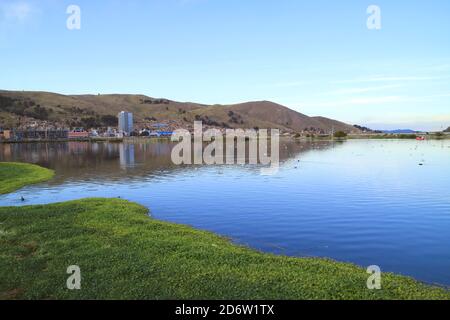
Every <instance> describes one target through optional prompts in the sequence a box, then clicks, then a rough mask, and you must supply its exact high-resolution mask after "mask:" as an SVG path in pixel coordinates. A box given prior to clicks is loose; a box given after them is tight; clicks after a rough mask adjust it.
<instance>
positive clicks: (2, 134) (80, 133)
mask: <svg viewBox="0 0 450 320" xmlns="http://www.w3.org/2000/svg"><path fill="white" fill-rule="evenodd" d="M118 119H119V121H118V126H117V128H113V127H108V128H106V129H105V128H102V129H85V128H73V129H67V128H56V127H53V126H29V127H25V128H23V127H22V128H17V129H5V130H3V129H2V128H1V127H0V141H39V140H41V141H49V140H50V141H52V140H88V139H91V138H123V137H129V136H144V137H160V136H170V135H171V134H172V131H170V130H169V127H168V125H166V124H154V125H152V127H151V128H148V127H147V128H145V129H142V130H135V128H134V121H133V114H132V113H130V112H125V111H122V112H120V113H119V114H118Z"/></svg>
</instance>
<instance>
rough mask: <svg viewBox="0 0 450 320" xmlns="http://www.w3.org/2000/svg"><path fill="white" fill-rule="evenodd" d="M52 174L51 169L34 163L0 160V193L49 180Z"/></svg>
mask: <svg viewBox="0 0 450 320" xmlns="http://www.w3.org/2000/svg"><path fill="white" fill-rule="evenodd" d="M53 175H54V172H53V171H52V170H49V169H46V168H42V167H40V166H37V165H34V164H28V163H12V162H0V181H1V183H0V194H5V193H9V192H13V191H15V190H17V189H20V188H22V187H24V186H27V185H29V184H34V183H39V182H43V181H47V180H50V179H51V178H52V177H53Z"/></svg>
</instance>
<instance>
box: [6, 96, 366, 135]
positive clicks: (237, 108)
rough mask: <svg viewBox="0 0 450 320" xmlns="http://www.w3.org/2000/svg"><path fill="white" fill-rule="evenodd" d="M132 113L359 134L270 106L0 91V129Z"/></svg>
mask: <svg viewBox="0 0 450 320" xmlns="http://www.w3.org/2000/svg"><path fill="white" fill-rule="evenodd" d="M120 111H129V112H132V113H133V114H134V117H135V120H136V122H142V123H145V122H164V123H167V122H169V123H172V124H173V125H174V126H179V127H183V126H185V127H189V125H192V123H193V122H194V121H195V120H202V121H203V122H204V123H205V124H206V125H210V126H216V127H226V128H255V127H258V128H268V129H269V128H279V129H281V130H284V131H288V132H299V131H303V130H310V131H315V132H318V133H320V132H323V133H329V132H331V130H332V129H334V130H335V131H345V132H359V131H360V130H359V129H358V128H355V127H353V126H351V125H348V124H346V123H343V122H340V121H337V120H333V119H328V118H324V117H309V116H307V115H304V114H301V113H299V112H296V111H293V110H291V109H289V108H287V107H284V106H282V105H279V104H276V103H273V102H269V101H255V102H247V103H240V104H234V105H204V104H199V103H191V102H176V101H172V100H168V99H160V98H151V97H148V96H144V95H129V94H107V95H62V94H56V93H50V92H25V91H1V90H0V127H4V128H6V127H15V126H17V125H18V124H19V123H20V124H22V125H23V124H24V123H27V122H29V121H33V120H36V121H41V122H46V123H48V124H54V125H57V126H71V127H76V126H80V127H100V126H115V125H116V124H117V118H116V116H117V114H118V113H119V112H120Z"/></svg>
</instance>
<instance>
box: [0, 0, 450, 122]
mask: <svg viewBox="0 0 450 320" xmlns="http://www.w3.org/2000/svg"><path fill="white" fill-rule="evenodd" d="M71 4H75V5H78V6H79V7H80V8H81V29H80V30H68V29H67V27H66V20H67V18H68V15H67V14H66V9H67V7H68V6H69V5H71ZM372 4H374V5H378V6H379V7H380V9H381V23H382V28H381V30H369V29H368V28H367V26H366V21H367V18H368V16H369V15H368V14H367V12H366V10H367V7H368V6H369V5H372ZM449 39H450V1H448V0H430V1H417V0H411V1H405V0H403V1H401V0H398V1H386V0H371V1H365V0H346V1H331V0H329V1H324V0H315V1H301V0H127V1H119V0H110V1H107V0H96V1H92V0H90V1H87V0H71V1H65V0H20V1H19V0H1V1H0V70H1V72H0V88H1V89H6V90H43V91H52V92H59V93H70V94H81V93H93V94H96V93H143V94H146V95H149V96H153V97H165V98H169V99H173V100H179V101H195V102H201V103H221V104H228V103H237V102H243V101H249V100H271V101H274V102H277V103H280V104H283V105H286V106H288V107H290V108H292V109H295V110H297V111H300V112H302V113H305V114H308V115H323V116H327V117H332V118H336V119H339V120H342V121H345V122H348V123H355V124H356V123H357V124H362V125H368V126H370V127H373V128H379V129H391V128H412V129H424V130H433V129H441V127H445V128H446V127H448V126H450V41H449Z"/></svg>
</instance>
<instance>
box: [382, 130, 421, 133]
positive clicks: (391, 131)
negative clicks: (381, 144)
mask: <svg viewBox="0 0 450 320" xmlns="http://www.w3.org/2000/svg"><path fill="white" fill-rule="evenodd" d="M383 133H392V134H401V133H404V134H412V133H417V131H414V130H411V129H397V130H383Z"/></svg>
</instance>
